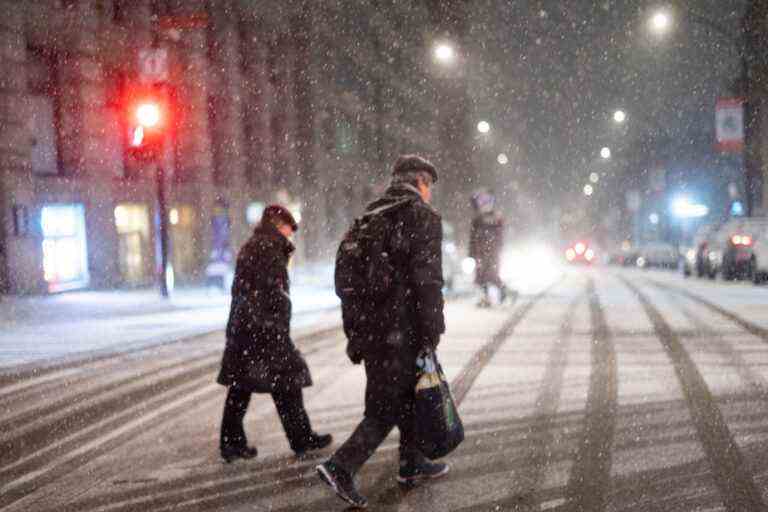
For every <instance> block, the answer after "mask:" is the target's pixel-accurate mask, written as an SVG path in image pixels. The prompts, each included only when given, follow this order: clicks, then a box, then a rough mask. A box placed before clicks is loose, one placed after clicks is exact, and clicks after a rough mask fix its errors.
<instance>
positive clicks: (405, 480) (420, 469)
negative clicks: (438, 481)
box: [397, 460, 451, 484]
mask: <svg viewBox="0 0 768 512" xmlns="http://www.w3.org/2000/svg"><path fill="white" fill-rule="evenodd" d="M450 470H451V466H449V465H448V464H442V463H437V462H429V461H428V460H424V461H421V462H401V463H400V472H399V473H398V475H397V481H398V483H401V484H415V483H417V482H420V481H422V480H431V479H434V478H440V477H441V476H445V475H447V474H448V472H449V471H450Z"/></svg>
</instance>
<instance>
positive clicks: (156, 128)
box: [122, 86, 173, 158]
mask: <svg viewBox="0 0 768 512" xmlns="http://www.w3.org/2000/svg"><path fill="white" fill-rule="evenodd" d="M122 109H123V119H124V122H125V128H126V131H125V132H124V133H125V137H126V145H127V148H128V149H129V150H130V151H131V153H132V154H133V155H135V156H138V157H141V158H145V157H146V158H149V157H154V155H156V154H157V153H158V152H160V151H162V148H163V146H164V141H165V140H166V139H167V138H168V137H169V136H171V134H170V133H168V132H169V130H170V129H171V128H172V126H173V120H172V119H171V117H172V111H171V102H170V97H169V93H168V91H167V90H166V88H165V87H163V86H139V87H127V89H126V91H125V97H124V102H123V107H122Z"/></svg>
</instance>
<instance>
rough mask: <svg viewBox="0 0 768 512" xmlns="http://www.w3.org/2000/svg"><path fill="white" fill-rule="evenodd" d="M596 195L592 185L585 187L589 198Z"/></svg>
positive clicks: (585, 193)
mask: <svg viewBox="0 0 768 512" xmlns="http://www.w3.org/2000/svg"><path fill="white" fill-rule="evenodd" d="M594 193H595V187H593V186H592V185H584V195H585V196H587V197H589V196H591V195H592V194H594Z"/></svg>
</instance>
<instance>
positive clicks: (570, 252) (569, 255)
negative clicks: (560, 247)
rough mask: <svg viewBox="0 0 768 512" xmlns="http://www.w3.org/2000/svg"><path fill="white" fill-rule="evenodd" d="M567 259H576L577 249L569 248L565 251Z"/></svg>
mask: <svg viewBox="0 0 768 512" xmlns="http://www.w3.org/2000/svg"><path fill="white" fill-rule="evenodd" d="M565 259H567V260H568V261H573V260H574V259H576V251H574V250H573V249H568V250H567V251H565Z"/></svg>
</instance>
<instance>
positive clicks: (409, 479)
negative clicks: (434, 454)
mask: <svg viewBox="0 0 768 512" xmlns="http://www.w3.org/2000/svg"><path fill="white" fill-rule="evenodd" d="M450 471H451V466H448V465H446V466H445V468H443V470H442V471H441V472H439V473H435V474H434V475H416V476H409V477H404V476H400V475H397V483H399V484H415V483H417V482H421V481H423V480H434V479H436V478H441V477H444V476H445V475H447V474H448V473H449V472H450Z"/></svg>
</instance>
